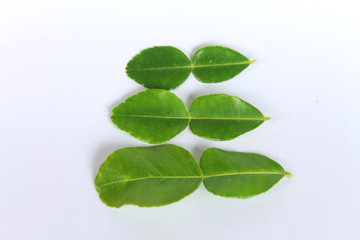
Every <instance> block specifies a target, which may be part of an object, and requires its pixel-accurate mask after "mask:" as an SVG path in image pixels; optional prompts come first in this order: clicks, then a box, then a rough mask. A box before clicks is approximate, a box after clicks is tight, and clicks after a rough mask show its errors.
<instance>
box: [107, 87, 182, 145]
mask: <svg viewBox="0 0 360 240" xmlns="http://www.w3.org/2000/svg"><path fill="white" fill-rule="evenodd" d="M112 113H113V114H112V116H111V119H112V121H113V123H114V124H115V125H116V126H117V127H118V128H120V129H121V130H123V131H125V132H128V133H130V134H131V135H132V136H133V137H135V138H137V139H139V140H141V141H144V142H148V143H163V142H166V141H169V140H170V139H172V138H173V137H175V136H176V135H178V134H179V133H180V132H182V131H183V130H184V129H185V128H186V127H187V125H188V124H189V110H188V109H187V107H186V105H185V104H184V102H183V101H181V99H180V98H178V97H177V96H176V95H175V94H173V93H170V92H168V91H166V90H161V89H152V90H146V91H144V92H140V93H138V94H136V95H134V96H132V97H130V98H128V99H127V100H126V101H125V102H124V103H121V104H119V105H118V106H117V107H115V108H114V109H113V111H112Z"/></svg>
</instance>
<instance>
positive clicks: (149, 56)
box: [126, 47, 191, 90]
mask: <svg viewBox="0 0 360 240" xmlns="http://www.w3.org/2000/svg"><path fill="white" fill-rule="evenodd" d="M126 73H127V75H128V76H129V77H130V78H132V79H134V80H135V81H136V82H137V83H139V84H141V85H144V87H146V88H160V89H166V90H170V89H175V88H177V87H178V86H179V85H181V84H182V83H183V82H184V81H185V80H186V79H187V78H188V77H189V75H190V73H191V62H190V60H189V58H188V57H187V56H186V55H185V54H184V53H183V52H181V51H180V50H179V49H177V48H174V47H154V48H148V49H146V50H144V51H142V52H141V53H140V54H139V55H137V56H135V57H134V58H133V59H132V60H131V61H130V62H129V63H128V64H127V67H126Z"/></svg>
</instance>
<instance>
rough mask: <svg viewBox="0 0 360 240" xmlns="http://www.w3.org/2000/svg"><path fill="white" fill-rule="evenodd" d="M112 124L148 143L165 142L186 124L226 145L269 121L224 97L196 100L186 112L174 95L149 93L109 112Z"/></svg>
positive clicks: (156, 91)
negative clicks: (225, 142)
mask: <svg viewBox="0 0 360 240" xmlns="http://www.w3.org/2000/svg"><path fill="white" fill-rule="evenodd" d="M111 118H112V121H113V123H114V124H115V125H116V126H117V127H118V128H120V129H121V130H123V131H126V132H128V133H130V134H131V135H132V136H133V137H135V138H137V139H139V140H141V141H144V142H148V143H163V142H166V141H168V140H170V139H172V138H173V137H175V136H176V135H178V134H179V133H180V132H182V131H183V130H184V129H185V128H186V127H187V125H188V124H189V123H190V128H191V131H192V132H193V133H194V134H196V135H197V136H199V137H203V138H206V139H210V140H218V141H227V140H231V139H234V138H236V137H238V136H239V135H241V134H244V133H246V132H248V131H250V130H252V129H254V128H256V127H258V126H259V125H261V124H262V123H263V122H264V121H265V120H267V119H269V118H266V117H264V115H263V114H262V113H261V112H260V111H259V110H258V109H256V108H255V107H254V106H252V105H250V104H249V103H247V102H245V101H243V100H241V99H239V98H237V97H234V96H229V95H225V94H214V95H207V96H202V97H199V98H197V99H196V100H195V101H194V102H193V103H192V105H191V108H190V112H189V110H188V109H187V107H186V105H185V104H184V102H183V101H182V100H181V99H180V98H178V97H177V96H176V95H175V94H173V93H170V92H168V91H166V90H162V89H150V90H146V91H143V92H140V93H138V94H137V95H134V96H132V97H130V98H128V99H127V100H126V101H125V102H124V103H121V104H119V105H118V106H117V107H115V108H114V109H113V114H112V116H111Z"/></svg>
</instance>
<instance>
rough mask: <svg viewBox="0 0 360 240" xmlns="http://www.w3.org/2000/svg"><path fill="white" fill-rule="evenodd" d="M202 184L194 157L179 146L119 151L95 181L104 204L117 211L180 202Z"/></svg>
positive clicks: (101, 170)
mask: <svg viewBox="0 0 360 240" xmlns="http://www.w3.org/2000/svg"><path fill="white" fill-rule="evenodd" d="M201 182H202V172H201V170H200V168H199V165H198V164H197V162H196V161H195V159H194V158H193V156H191V154H190V153H189V152H188V151H186V150H185V149H183V148H181V147H178V146H175V145H161V146H155V147H134V148H124V149H120V150H117V151H115V152H114V153H113V154H111V155H110V156H109V157H108V158H107V160H106V161H105V162H104V163H103V164H102V165H101V167H100V169H99V173H98V175H97V176H96V179H95V185H96V189H97V191H98V193H99V195H100V198H101V200H102V201H103V202H104V203H105V204H106V205H108V206H110V207H117V208H119V207H121V206H123V205H126V204H131V205H138V206H141V207H152V206H162V205H167V204H170V203H173V202H177V201H179V200H180V199H182V198H184V197H186V196H187V195H189V194H191V193H192V192H193V191H195V190H196V189H197V188H198V187H199V185H200V184H201Z"/></svg>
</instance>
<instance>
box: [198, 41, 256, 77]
mask: <svg viewBox="0 0 360 240" xmlns="http://www.w3.org/2000/svg"><path fill="white" fill-rule="evenodd" d="M253 62H255V61H250V60H249V59H248V58H247V57H245V56H244V55H242V54H240V53H238V52H237V51H235V50H232V49H230V48H226V47H219V46H210V47H204V48H201V49H200V50H199V51H197V52H196V53H195V55H194V57H193V59H192V64H193V74H194V76H195V77H196V78H197V79H198V80H199V81H200V82H204V83H218V82H223V81H226V80H229V79H231V78H233V77H235V76H236V75H238V74H239V73H241V72H242V71H244V70H245V69H246V68H247V67H248V66H249V65H250V64H251V63H253Z"/></svg>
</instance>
